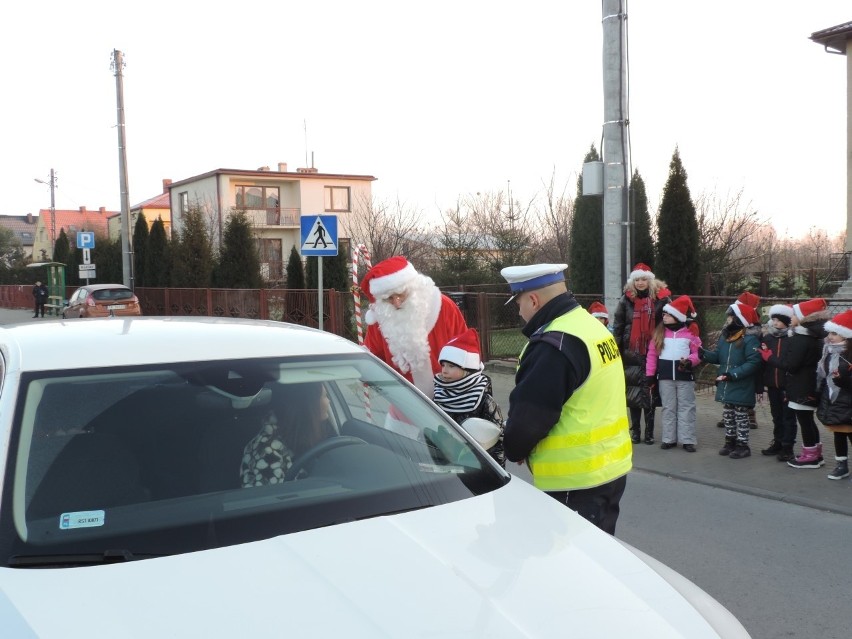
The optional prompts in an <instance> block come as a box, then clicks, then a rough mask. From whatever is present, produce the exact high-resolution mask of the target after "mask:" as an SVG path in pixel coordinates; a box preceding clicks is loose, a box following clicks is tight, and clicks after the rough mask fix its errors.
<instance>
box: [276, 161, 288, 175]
mask: <svg viewBox="0 0 852 639" xmlns="http://www.w3.org/2000/svg"><path fill="white" fill-rule="evenodd" d="M278 172H279V173H286V172H287V163H286V162H279V163H278Z"/></svg>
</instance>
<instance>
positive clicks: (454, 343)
mask: <svg viewBox="0 0 852 639" xmlns="http://www.w3.org/2000/svg"><path fill="white" fill-rule="evenodd" d="M438 361H439V362H450V363H451V364H455V365H456V366H459V367H461V368H464V369H465V370H469V371H481V370H482V368H483V366H482V361H481V359H480V357H479V334H478V333H477V332H476V329H475V328H469V329H467V330H466V331H465V332H464V333H462V334H461V335H456V336H455V337H454V338H453V339H451V340H450V341H449V342H447V345H446V346H444V348H442V349H441V354H440V355H438Z"/></svg>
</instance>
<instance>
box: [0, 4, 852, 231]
mask: <svg viewBox="0 0 852 639" xmlns="http://www.w3.org/2000/svg"><path fill="white" fill-rule="evenodd" d="M627 9H628V40H629V46H628V53H629V63H630V67H629V68H630V123H631V124H630V127H629V132H630V137H631V142H632V163H633V167H634V168H635V169H638V170H639V172H640V173H641V175H642V177H643V178H644V180H645V183H646V187H647V190H648V196H649V200H650V206H651V207H652V208H653V209H656V206H657V205H658V203H659V198H660V195H661V191H662V189H663V186H664V185H665V180H666V177H667V173H668V165H669V161H670V159H671V156H672V152H673V151H674V149H675V147H676V146H677V147H679V149H680V153H681V158H682V160H683V163H684V166H685V168H686V170H687V173H688V175H689V187H690V190H691V192H692V195H693V199H695V198H696V197H697V196H698V194H699V193H701V192H702V191H708V192H716V193H717V194H718V195H719V196H721V197H723V198H724V197H725V196H726V194H727V193H729V192H730V193H733V192H736V191H738V190H740V189H742V190H743V192H744V198H745V200H746V201H750V202H751V205H752V206H753V207H754V208H755V209H757V210H758V211H759V213H760V214H761V215H762V216H763V217H765V218H767V219H771V220H772V222H773V223H774V224H775V225H776V228H777V229H778V231H779V233H780V234H782V236H783V235H785V234H786V235H790V236H798V235H801V234H802V233H804V232H806V231H807V230H808V228H810V227H811V226H816V227H817V228H821V229H825V230H828V231H830V232H839V231H840V230H842V229H844V228H845V226H846V86H845V84H846V71H845V65H846V58H845V57H844V56H840V55H831V54H828V53H826V52H825V51H824V50H823V48H822V47H821V46H819V45H817V44H815V43H813V42H812V41H810V40H809V39H808V36H809V35H810V34H811V33H813V32H814V31H819V30H821V29H825V28H827V27H831V26H835V25H838V24H842V23H844V22H847V21H850V20H852V4H850V3H849V0H812V1H810V2H802V1H801V0H777V1H775V2H767V1H763V2H756V1H753V0H716V1H714V2H706V1H705V2H700V1H690V2H684V1H683V0H680V1H675V0H643V1H639V0H634V2H630V3H628V5H627ZM601 16H602V9H601V2H600V1H592V0H570V1H569V0H547V1H543V0H542V1H539V0H527V1H526V2H517V1H513V2H504V1H502V0H489V1H481V0H454V1H445V0H433V1H432V2H428V3H418V4H415V3H409V2H398V1H397V2H381V1H378V0H363V1H362V2H351V1H338V0H330V1H327V2H261V1H258V0H243V1H242V2H237V3H216V2H212V3H211V2H195V1H186V0H183V1H177V2H174V1H173V2H162V1H161V0H150V1H146V2H137V1H134V0H130V1H128V2H123V3H120V2H112V1H111V2H106V1H104V2H93V1H86V0H82V1H81V2H74V3H72V2H67V1H61V2H60V1H58V0H41V1H39V2H31V3H17V4H16V5H15V15H14V16H13V17H14V20H8V21H7V22H6V33H4V37H3V38H2V39H0V59H2V63H0V74H2V75H0V78H2V83H3V87H4V92H3V100H2V101H3V109H2V113H3V115H2V118H0V144H2V149H3V151H2V153H0V163H2V164H0V176H2V180H3V182H4V183H5V188H4V189H3V193H4V197H3V199H2V200H0V213H3V214H10V215H22V214H25V213H28V212H31V213H36V212H37V211H38V210H39V209H42V208H44V209H46V208H48V207H49V205H50V192H49V189H48V187H47V186H45V185H43V184H38V183H36V182H35V181H34V179H35V178H38V179H42V180H45V181H47V179H48V175H49V172H50V169H51V168H54V169H55V170H56V173H57V175H58V187H57V190H56V206H57V208H72V209H73V208H78V207H80V206H86V207H87V208H90V209H96V208H98V207H100V206H105V207H107V208H108V209H110V210H119V209H120V206H121V204H120V201H121V198H120V183H119V170H118V135H117V133H116V122H117V111H116V81H115V77H114V75H113V72H112V71H111V69H110V63H111V60H112V51H113V49H118V50H120V51H122V52H123V54H124V57H125V63H126V68H125V69H124V103H125V119H126V138H127V163H128V176H129V193H130V198H129V199H130V203H131V205H134V204H137V203H139V202H142V201H144V200H146V199H148V198H151V197H154V196H156V195H158V194H159V193H160V192H161V191H162V180H163V179H164V178H170V179H172V180H174V181H177V180H181V179H185V178H189V177H191V176H194V175H197V174H200V173H204V172H207V171H210V170H213V169H216V168H230V169H256V168H258V167H260V166H265V165H266V166H270V167H272V168H273V169H274V168H275V167H276V165H277V163H278V162H287V163H288V165H289V169H290V170H295V168H296V167H300V166H305V165H306V161H307V163H308V164H310V161H311V156H313V161H314V165H315V166H316V167H317V168H318V169H319V170H320V171H321V172H328V173H346V174H367V175H374V176H375V177H377V178H378V180H377V181H376V182H374V183H373V192H374V195H375V196H377V197H378V198H382V199H394V200H395V199H397V198H398V199H400V200H401V201H403V202H405V203H407V204H408V205H410V206H415V207H417V208H419V209H422V210H423V211H424V212H425V213H426V214H427V215H426V216H424V217H425V218H428V217H429V216H433V215H435V216H436V212H437V211H439V210H442V209H446V208H448V207H451V206H452V205H453V204H454V202H455V201H456V198H457V197H459V196H462V197H464V196H467V195H470V194H473V193H476V192H489V191H498V190H505V189H506V188H507V184H508V183H509V182H510V183H511V190H512V194H513V196H514V197H515V198H516V199H518V200H521V201H526V200H529V199H531V198H532V197H533V196H534V195H535V194H536V193H537V192H540V191H542V189H543V186H542V183H543V182H545V181H549V179H550V176H551V174H552V173H553V172H554V171H555V172H556V177H557V182H558V184H559V185H564V184H565V183H568V184H569V186H568V192H569V193H571V194H573V193H574V192H575V189H576V177H577V173H578V172H579V171H580V170H581V167H582V159H583V156H584V155H585V153H586V151H587V150H588V149H589V147H590V145H591V144H594V145H595V146H596V148H598V150H599V151H600V142H601V134H602V122H603V95H602V71H601V64H602V63H601V55H602V53H601V46H602V29H601ZM305 124H306V125H307V126H305ZM304 213H306V214H307V213H317V212H313V211H311V212H308V211H304Z"/></svg>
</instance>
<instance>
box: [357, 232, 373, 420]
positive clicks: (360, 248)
mask: <svg viewBox="0 0 852 639" xmlns="http://www.w3.org/2000/svg"><path fill="white" fill-rule="evenodd" d="M359 258H360V259H362V260H363V261H364V265H365V266H366V267H367V270H370V269H371V268H373V264H372V262H371V261H370V252H369V251H368V250H367V247H366V246H364V245H363V244H356V245H354V246H353V247H352V297H353V300H354V302H355V327H356V329H357V333H358V344H359V345H361V346H363V345H364V323H363V320H362V317H361V287H360V286H359V284H358V260H359ZM362 387H363V389H364V410H365V411H366V413H367V419H369V420H370V421H371V422H372V421H373V411H372V410H371V408H370V388H369V386H367V384H362Z"/></svg>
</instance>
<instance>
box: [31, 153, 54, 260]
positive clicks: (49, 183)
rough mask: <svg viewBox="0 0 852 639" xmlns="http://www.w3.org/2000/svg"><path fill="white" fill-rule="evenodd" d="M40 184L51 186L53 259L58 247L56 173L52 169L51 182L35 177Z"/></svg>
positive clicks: (51, 255)
mask: <svg viewBox="0 0 852 639" xmlns="http://www.w3.org/2000/svg"><path fill="white" fill-rule="evenodd" d="M33 179H34V180H35V181H36V182H38V183H39V184H47V185H48V186H49V187H50V259H51V260H52V259H53V250H54V248H55V247H56V174H55V173H54V171H53V169H50V182H45V181H44V180H39V179H38V178H33Z"/></svg>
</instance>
